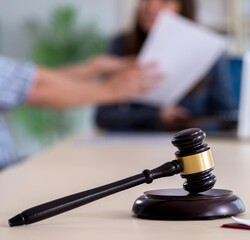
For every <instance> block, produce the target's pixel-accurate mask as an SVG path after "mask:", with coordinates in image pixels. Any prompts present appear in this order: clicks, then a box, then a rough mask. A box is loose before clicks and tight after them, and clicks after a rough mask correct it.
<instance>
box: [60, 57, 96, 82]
mask: <svg viewBox="0 0 250 240" xmlns="http://www.w3.org/2000/svg"><path fill="white" fill-rule="evenodd" d="M60 71H61V72H62V73H64V74H67V75H69V76H72V77H74V79H76V78H79V79H80V80H81V81H82V80H89V79H91V78H94V77H95V76H96V75H98V71H99V70H98V66H97V64H96V62H95V60H89V61H88V62H86V63H84V64H82V63H80V64H74V65H71V66H64V67H62V68H61V69H60Z"/></svg>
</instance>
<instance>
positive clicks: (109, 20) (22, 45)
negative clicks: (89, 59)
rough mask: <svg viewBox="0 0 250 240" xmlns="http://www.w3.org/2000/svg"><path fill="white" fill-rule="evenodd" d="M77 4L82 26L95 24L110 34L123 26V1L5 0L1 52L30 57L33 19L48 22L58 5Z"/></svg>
mask: <svg viewBox="0 0 250 240" xmlns="http://www.w3.org/2000/svg"><path fill="white" fill-rule="evenodd" d="M62 4H63V5H65V4H69V5H73V6H75V7H76V8H77V9H78V11H79V23H81V24H83V23H85V22H95V23H96V24H97V25H98V26H99V28H100V29H101V30H102V31H103V32H104V33H105V34H107V35H111V34H113V33H114V32H115V31H117V29H118V26H119V25H120V17H119V16H120V15H119V11H118V9H119V4H120V3H119V0H104V1H102V0H43V1H35V0H21V1H17V0H1V1H0V52H1V53H4V54H6V55H9V56H12V57H18V58H26V57H27V55H28V52H29V49H30V45H31V44H32V39H31V38H30V36H29V35H28V32H27V30H26V28H25V23H26V22H27V21H28V20H29V19H37V20H39V21H40V22H46V21H47V20H48V17H49V15H50V13H51V10H52V9H53V8H55V7H56V6H58V5H62Z"/></svg>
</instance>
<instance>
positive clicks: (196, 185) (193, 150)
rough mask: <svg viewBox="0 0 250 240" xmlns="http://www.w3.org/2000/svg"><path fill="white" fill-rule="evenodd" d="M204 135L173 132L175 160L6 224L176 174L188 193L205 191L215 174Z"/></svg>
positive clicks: (23, 221)
mask: <svg viewBox="0 0 250 240" xmlns="http://www.w3.org/2000/svg"><path fill="white" fill-rule="evenodd" d="M205 137H206V134H205V133H204V132H203V131H202V130H201V129H198V128H191V129H186V130H183V131H181V132H179V133H177V134H176V135H175V136H174V138H173V139H172V144H173V145H174V146H176V147H177V148H178V151H177V152H175V160H172V161H170V162H167V163H165V164H163V165H161V166H160V167H157V168H155V169H153V170H148V169H146V170H144V171H143V172H142V173H140V174H137V175H134V176H132V177H128V178H126V179H123V180H120V181H117V182H114V183H110V184H107V185H103V186H101V187H97V188H94V189H90V190H87V191H83V192H79V193H76V194H73V195H69V196H66V197H63V198H60V199H56V200H53V201H50V202H47V203H44V204H41V205H38V206H35V207H32V208H29V209H27V210H25V211H23V212H22V213H20V214H18V215H16V216H15V217H13V218H11V219H10V220H9V226H10V227H14V226H20V225H27V224H32V223H35V222H38V221H41V220H44V219H47V218H50V217H53V216H55V215H58V214H61V213H64V212H66V211H69V210H72V209H75V208H77V207H80V206H82V205H85V204H88V203H90V202H93V201H96V200H98V199H100V198H104V197H106V196H109V195H111V194H114V193H117V192H120V191H123V190H126V189H129V188H132V187H135V186H138V185H140V184H143V183H147V184H150V183H152V182H153V181H154V180H155V179H158V178H163V177H169V176H173V175H175V174H180V175H181V177H182V178H183V179H185V182H184V184H183V188H184V189H185V190H186V191H187V192H189V194H191V195H195V194H198V193H201V192H205V191H207V190H209V189H211V188H213V186H214V184H215V182H216V177H215V176H214V175H213V174H212V171H213V169H214V162H213V159H212V155H211V150H210V148H209V146H208V145H207V144H206V143H204V139H205Z"/></svg>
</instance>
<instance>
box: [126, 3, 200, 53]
mask: <svg viewBox="0 0 250 240" xmlns="http://www.w3.org/2000/svg"><path fill="white" fill-rule="evenodd" d="M178 1H179V3H180V4H181V12H180V15H181V16H183V17H186V18H188V19H190V20H195V19H196V4H195V0H178ZM146 37H147V33H146V32H144V31H143V29H142V28H141V26H140V24H139V20H138V17H137V18H136V22H135V26H134V28H133V30H132V31H131V32H130V33H129V34H128V35H127V36H126V38H125V47H126V52H127V54H128V55H137V54H138V53H139V51H140V49H141V47H142V45H143V43H144V41H145V39H146Z"/></svg>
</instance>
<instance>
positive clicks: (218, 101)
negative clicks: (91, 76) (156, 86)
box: [96, 0, 234, 131]
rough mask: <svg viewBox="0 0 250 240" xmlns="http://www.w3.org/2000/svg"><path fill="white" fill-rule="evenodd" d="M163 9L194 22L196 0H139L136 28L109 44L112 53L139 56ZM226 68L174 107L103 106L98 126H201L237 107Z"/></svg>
mask: <svg viewBox="0 0 250 240" xmlns="http://www.w3.org/2000/svg"><path fill="white" fill-rule="evenodd" d="M164 10H168V11H172V12H174V13H176V14H180V15H181V16H183V17H186V18H188V19H190V20H195V12H196V11H195V10H196V6H195V1H193V0H188V1H187V0H140V1H139V4H138V8H137V17H136V23H135V26H134V29H133V30H132V31H131V32H130V33H128V34H123V35H120V36H118V37H117V38H115V39H114V40H113V41H112V42H111V44H110V47H109V53H110V54H113V55H118V56H128V55H137V54H138V53H139V52H140V49H141V47H142V45H143V43H144V41H145V39H146V37H147V34H148V32H149V31H150V29H151V28H152V26H153V24H154V21H155V19H156V18H157V16H158V14H159V13H160V12H161V11H164ZM226 69H227V67H226V62H225V61H219V62H218V63H217V64H216V66H215V67H214V68H213V69H212V71H211V72H210V73H209V74H208V75H207V76H206V77H205V78H204V79H202V81H200V83H199V84H198V85H197V86H196V87H195V88H194V89H193V90H192V91H191V92H190V93H189V94H188V95H187V96H186V97H185V98H183V99H182V100H181V101H180V102H179V103H178V105H175V106H171V107H166V108H164V107H163V108H156V107H151V106H147V105H142V104H138V103H133V102H130V103H126V104H121V105H109V106H101V107H99V108H98V110H97V116H96V122H97V125H98V126H99V127H101V128H103V129H107V130H110V131H164V130H177V129H182V128H185V127H192V126H193V125H195V126H198V125H202V124H201V122H199V121H198V122H197V119H200V118H202V117H204V116H206V117H207V116H212V115H216V114H217V113H220V112H224V111H227V110H231V109H233V108H234V103H233V101H232V99H231V92H230V89H229V88H230V86H229V85H228V84H226V81H228V75H227V71H226ZM218 92H219V93H218ZM206 123H207V121H206ZM205 127H206V126H205Z"/></svg>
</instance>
